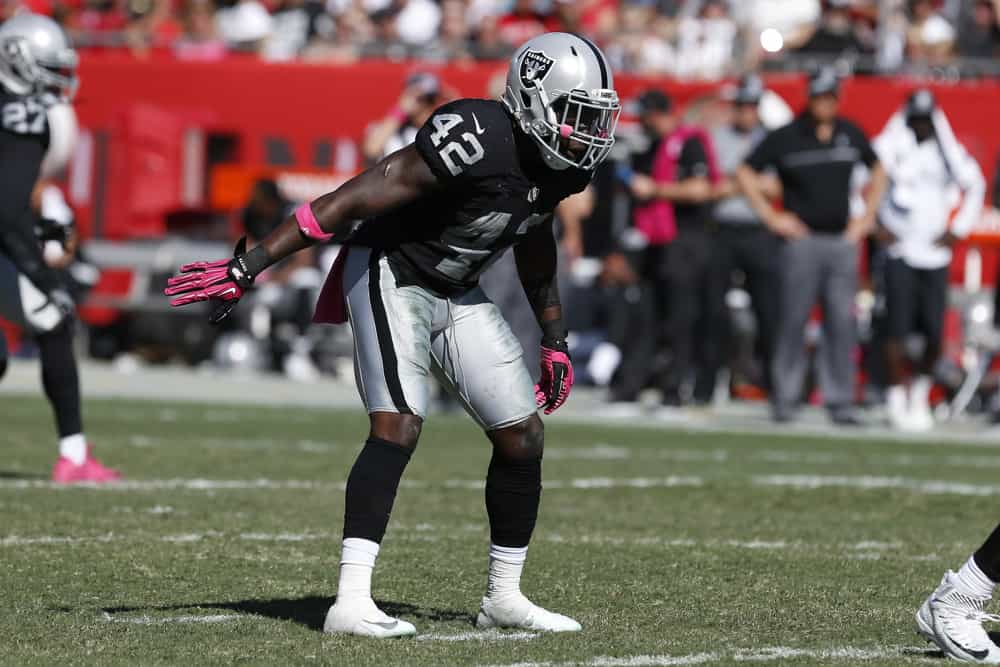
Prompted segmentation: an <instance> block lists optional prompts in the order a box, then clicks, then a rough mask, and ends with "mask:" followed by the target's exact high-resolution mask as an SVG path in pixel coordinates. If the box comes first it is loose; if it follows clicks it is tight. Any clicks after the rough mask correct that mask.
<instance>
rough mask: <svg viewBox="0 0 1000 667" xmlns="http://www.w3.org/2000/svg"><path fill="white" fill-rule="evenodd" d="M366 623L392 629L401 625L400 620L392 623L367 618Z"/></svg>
mask: <svg viewBox="0 0 1000 667" xmlns="http://www.w3.org/2000/svg"><path fill="white" fill-rule="evenodd" d="M365 623H368V624H370V625H377V626H378V627H380V628H382V629H383V630H392V629H393V628H395V627H396V626H397V625H399V621H393V622H391V623H380V622H379V621H367V620H366V621H365Z"/></svg>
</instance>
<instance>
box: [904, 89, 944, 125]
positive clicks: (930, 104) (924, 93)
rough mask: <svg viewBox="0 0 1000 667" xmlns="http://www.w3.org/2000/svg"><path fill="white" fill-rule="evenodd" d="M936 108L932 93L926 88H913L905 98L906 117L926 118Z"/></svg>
mask: <svg viewBox="0 0 1000 667" xmlns="http://www.w3.org/2000/svg"><path fill="white" fill-rule="evenodd" d="M936 108H937V102H936V101H935V100H934V93H932V92H931V91H929V90H927V89H926V88H920V89H918V90H915V91H914V92H913V94H912V95H910V97H909V99H907V100H906V117H907V118H927V117H929V116H930V115H931V114H932V113H934V109H936Z"/></svg>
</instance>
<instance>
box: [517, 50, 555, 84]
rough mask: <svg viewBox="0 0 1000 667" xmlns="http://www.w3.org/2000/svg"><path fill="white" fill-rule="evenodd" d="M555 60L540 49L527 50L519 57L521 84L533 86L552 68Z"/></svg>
mask: <svg viewBox="0 0 1000 667" xmlns="http://www.w3.org/2000/svg"><path fill="white" fill-rule="evenodd" d="M553 63H555V61H554V60H553V59H552V58H549V57H548V56H547V55H545V54H544V53H542V52H541V51H527V52H526V53H525V54H524V57H523V58H521V85H522V86H524V87H525V88H534V87H535V86H536V85H537V84H538V82H539V81H541V80H542V79H544V78H545V75H547V74H548V73H549V70H550V69H552V64H553Z"/></svg>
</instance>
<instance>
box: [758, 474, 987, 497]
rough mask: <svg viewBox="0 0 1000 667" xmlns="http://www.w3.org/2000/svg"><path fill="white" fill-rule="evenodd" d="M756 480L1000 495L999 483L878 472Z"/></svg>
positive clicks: (796, 485)
mask: <svg viewBox="0 0 1000 667" xmlns="http://www.w3.org/2000/svg"><path fill="white" fill-rule="evenodd" d="M753 483H754V485H756V486H782V487H789V488H793V489H824V488H850V489H866V490H881V489H902V490H904V491H910V492H912V493H921V494H925V495H940V494H951V495H957V496H996V495H1000V485H995V484H967V483H965V482H951V481H946V480H939V479H908V478H906V477H878V476H874V475H856V476H850V475H757V476H755V477H753Z"/></svg>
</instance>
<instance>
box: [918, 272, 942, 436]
mask: <svg viewBox="0 0 1000 667" xmlns="http://www.w3.org/2000/svg"><path fill="white" fill-rule="evenodd" d="M917 275H918V283H919V285H920V287H919V290H917V294H916V296H917V299H918V304H917V313H918V318H917V319H918V324H919V328H920V331H921V332H922V333H923V334H924V340H925V345H924V354H923V357H922V358H921V359H920V362H919V364H918V366H917V374H916V376H915V377H914V378H913V381H912V382H911V383H910V415H911V419H912V420H913V424H914V427H915V428H916V429H919V430H928V429H930V428H933V426H934V416H933V415H932V414H931V403H930V397H931V388H932V387H933V386H934V379H933V378H934V367H935V366H936V365H937V362H938V358H939V357H940V356H941V337H942V335H943V331H944V315H945V310H947V308H948V269H947V268H941V269H927V270H921V271H918V272H917Z"/></svg>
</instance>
